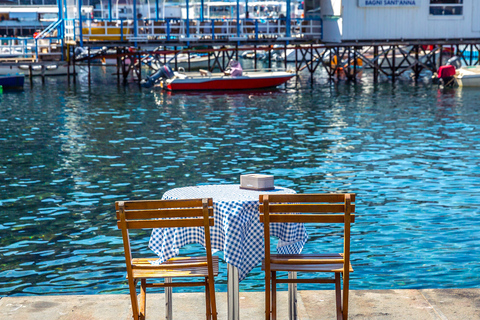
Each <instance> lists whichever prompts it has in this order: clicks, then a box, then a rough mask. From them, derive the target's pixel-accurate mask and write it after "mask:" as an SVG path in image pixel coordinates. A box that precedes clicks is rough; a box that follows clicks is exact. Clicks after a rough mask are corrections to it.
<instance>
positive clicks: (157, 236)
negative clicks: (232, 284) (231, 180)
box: [148, 184, 307, 281]
mask: <svg viewBox="0 0 480 320" xmlns="http://www.w3.org/2000/svg"><path fill="white" fill-rule="evenodd" d="M266 193H279V194H282V193H283V194H285V193H295V191H294V190H292V189H288V188H281V187H275V189H274V190H270V191H252V190H245V189H240V188H239V185H238V184H237V185H205V186H196V187H185V188H176V189H172V190H169V191H167V192H165V194H164V195H163V199H190V198H192V199H193V198H213V210H214V218H215V226H214V227H212V228H211V232H210V233H211V241H212V249H213V251H214V252H216V251H224V258H225V261H226V262H227V263H229V264H231V265H233V266H235V267H237V268H238V273H239V280H240V281H242V280H243V279H244V278H245V277H246V276H247V274H248V273H249V272H250V271H251V270H252V269H253V268H254V267H255V266H257V265H259V264H260V263H261V262H262V259H263V257H264V255H265V252H264V251H265V250H264V249H265V245H264V242H263V224H262V223H260V220H259V212H258V204H259V195H260V194H266ZM270 235H272V236H275V237H277V238H278V239H279V241H278V244H277V252H278V253H281V254H296V253H300V252H301V251H302V248H303V246H304V245H305V243H306V241H307V232H306V230H305V226H304V225H303V224H301V223H282V224H271V230H270ZM189 243H199V244H202V245H205V233H204V231H203V228H176V229H154V230H153V232H152V235H151V238H150V243H149V245H148V246H149V248H150V249H151V250H153V251H154V252H155V253H156V254H157V255H158V256H159V257H160V259H158V260H156V261H153V262H152V263H153V264H161V263H163V262H165V261H166V260H168V259H171V258H173V257H175V256H176V255H178V253H179V250H180V248H182V247H183V246H185V245H187V244H189Z"/></svg>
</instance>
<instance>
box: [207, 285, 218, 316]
mask: <svg viewBox="0 0 480 320" xmlns="http://www.w3.org/2000/svg"><path fill="white" fill-rule="evenodd" d="M208 285H209V290H208V292H209V294H210V308H211V314H212V319H213V320H217V302H216V300H215V279H210V278H209V279H208Z"/></svg>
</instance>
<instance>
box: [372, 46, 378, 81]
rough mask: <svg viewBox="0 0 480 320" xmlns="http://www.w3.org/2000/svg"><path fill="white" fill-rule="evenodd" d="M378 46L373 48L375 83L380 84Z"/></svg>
mask: <svg viewBox="0 0 480 320" xmlns="http://www.w3.org/2000/svg"><path fill="white" fill-rule="evenodd" d="M377 57H378V46H374V47H373V82H374V83H377V82H378V59H377Z"/></svg>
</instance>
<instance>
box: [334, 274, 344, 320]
mask: <svg viewBox="0 0 480 320" xmlns="http://www.w3.org/2000/svg"><path fill="white" fill-rule="evenodd" d="M335 304H336V307H337V320H342V319H343V315H342V287H341V284H340V273H338V272H335Z"/></svg>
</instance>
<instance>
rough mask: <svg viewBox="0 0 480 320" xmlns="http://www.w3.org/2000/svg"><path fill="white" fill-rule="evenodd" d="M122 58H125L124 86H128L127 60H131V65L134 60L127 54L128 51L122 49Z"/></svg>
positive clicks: (123, 61)
mask: <svg viewBox="0 0 480 320" xmlns="http://www.w3.org/2000/svg"><path fill="white" fill-rule="evenodd" d="M122 52H123V54H122V56H123V59H122V73H123V84H124V85H125V84H127V75H128V73H127V70H126V69H127V58H129V59H130V63H132V58H131V56H130V55H129V54H128V53H127V49H125V48H123V49H122Z"/></svg>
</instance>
